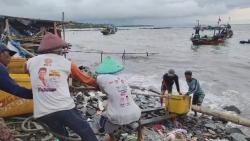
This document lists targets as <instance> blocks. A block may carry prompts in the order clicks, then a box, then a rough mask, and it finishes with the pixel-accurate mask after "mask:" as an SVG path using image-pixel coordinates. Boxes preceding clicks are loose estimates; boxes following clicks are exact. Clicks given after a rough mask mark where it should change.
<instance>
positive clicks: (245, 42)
mask: <svg viewBox="0 0 250 141" xmlns="http://www.w3.org/2000/svg"><path fill="white" fill-rule="evenodd" d="M240 44H250V39H249V40H247V41H240Z"/></svg>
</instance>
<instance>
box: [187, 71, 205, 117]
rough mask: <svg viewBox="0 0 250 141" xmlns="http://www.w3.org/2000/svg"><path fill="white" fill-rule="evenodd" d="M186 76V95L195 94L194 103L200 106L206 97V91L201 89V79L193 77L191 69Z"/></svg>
mask: <svg viewBox="0 0 250 141" xmlns="http://www.w3.org/2000/svg"><path fill="white" fill-rule="evenodd" d="M185 77H186V81H187V85H188V92H187V93H186V95H191V94H193V102H192V104H193V105H198V106H200V105H201V104H202V102H203V99H204V97H205V93H204V92H203V90H202V89H201V86H200V83H199V81H198V80H197V79H195V78H192V72H191V71H186V72H185ZM195 116H197V112H195Z"/></svg>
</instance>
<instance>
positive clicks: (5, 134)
mask: <svg viewBox="0 0 250 141" xmlns="http://www.w3.org/2000/svg"><path fill="white" fill-rule="evenodd" d="M15 53H16V52H15V51H12V50H10V49H8V48H7V47H6V46H5V45H4V44H1V43H0V90H2V91H5V92H7V93H10V94H12V95H15V96H18V97H22V98H26V99H32V90H31V89H26V88H24V87H21V86H19V85H18V84H17V83H16V82H15V81H14V80H13V79H12V78H11V77H10V76H9V73H8V70H7V65H8V64H9V63H10V59H11V56H13V55H14V54H15ZM0 135H1V136H0V140H1V141H12V140H14V138H13V136H12V135H11V132H10V130H9V129H8V128H7V127H6V125H5V124H4V121H3V119H1V118H0Z"/></svg>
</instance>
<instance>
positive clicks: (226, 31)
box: [220, 24, 233, 39]
mask: <svg viewBox="0 0 250 141" xmlns="http://www.w3.org/2000/svg"><path fill="white" fill-rule="evenodd" d="M220 27H221V32H220V35H221V36H222V37H223V38H227V39H228V38H232V36H233V30H232V28H231V25H230V24H224V25H220Z"/></svg>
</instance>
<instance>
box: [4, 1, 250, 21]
mask: <svg viewBox="0 0 250 141" xmlns="http://www.w3.org/2000/svg"><path fill="white" fill-rule="evenodd" d="M62 11H64V12H65V16H66V17H65V18H66V20H73V21H79V22H94V23H114V24H119V25H122V24H152V25H191V24H194V23H195V22H196V20H197V19H199V20H200V21H201V22H202V23H209V24H212V23H216V22H217V20H218V17H219V16H220V17H221V19H222V20H223V22H225V23H226V22H228V19H229V18H228V17H231V23H235V24H246V23H250V0H0V15H11V16H22V17H30V18H41V19H54V20H60V19H61V13H62Z"/></svg>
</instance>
